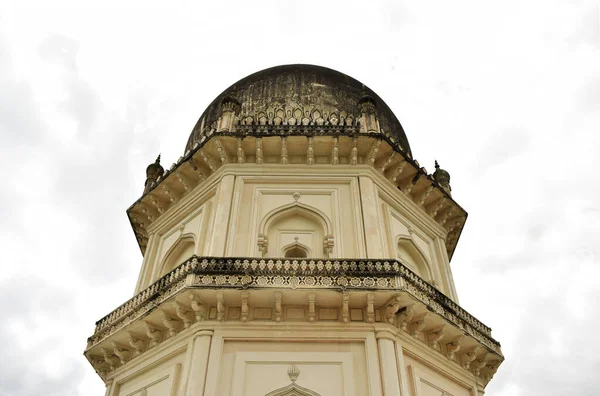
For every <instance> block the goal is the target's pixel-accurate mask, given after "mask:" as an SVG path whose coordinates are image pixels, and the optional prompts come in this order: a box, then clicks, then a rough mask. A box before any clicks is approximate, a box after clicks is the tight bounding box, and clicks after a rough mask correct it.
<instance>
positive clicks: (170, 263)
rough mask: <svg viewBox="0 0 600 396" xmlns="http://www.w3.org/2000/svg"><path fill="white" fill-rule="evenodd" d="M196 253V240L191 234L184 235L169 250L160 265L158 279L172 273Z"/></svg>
mask: <svg viewBox="0 0 600 396" xmlns="http://www.w3.org/2000/svg"><path fill="white" fill-rule="evenodd" d="M195 252H196V240H195V238H194V235H193V234H184V235H181V236H180V237H179V239H178V240H177V241H176V242H175V243H174V244H173V246H171V247H170V248H169V250H168V251H167V254H165V256H164V258H163V260H162V263H161V265H160V272H159V276H158V277H159V278H160V277H161V276H163V275H165V274H167V273H168V272H170V271H172V270H173V269H174V268H175V267H177V266H178V265H179V264H181V263H183V262H184V261H185V260H187V259H189V258H190V257H191V256H193V255H194V253H195Z"/></svg>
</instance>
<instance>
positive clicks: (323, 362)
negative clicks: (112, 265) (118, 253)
mask: <svg viewBox="0 0 600 396" xmlns="http://www.w3.org/2000/svg"><path fill="white" fill-rule="evenodd" d="M146 174H147V180H146V183H145V186H144V190H143V194H142V196H141V197H140V198H139V199H138V200H137V201H135V202H134V203H133V205H131V207H130V208H129V209H128V210H127V215H128V216H129V219H130V221H131V225H132V227H133V231H134V233H135V238H136V240H137V243H138V245H139V247H140V250H141V252H142V255H143V262H142V265H141V270H140V275H139V280H138V282H137V285H136V287H135V293H134V296H133V297H132V298H131V299H130V300H128V301H126V302H125V303H124V304H123V305H121V306H120V307H118V308H116V309H115V310H114V311H113V312H111V313H109V314H108V315H107V316H105V317H104V318H102V319H100V320H99V321H98V322H97V323H96V328H95V331H94V334H93V335H92V336H91V337H90V338H89V339H88V344H87V348H86V350H85V356H86V357H87V359H88V360H89V361H90V363H91V364H92V365H93V367H94V369H95V370H96V371H97V373H98V374H99V375H100V377H101V378H102V380H103V381H104V382H105V383H106V395H107V396H125V395H127V396H165V395H172V396H175V395H190V396H191V395H193V396H202V395H206V396H242V395H244V396H265V395H269V396H274V395H281V396H285V395H312V396H316V395H320V396H333V395H343V396H363V395H372V396H399V395H402V396H432V395H452V396H462V395H464V396H467V395H469V396H478V395H482V394H483V393H484V389H485V386H486V385H487V383H488V382H489V381H490V379H491V378H492V376H493V375H494V373H495V372H496V370H497V368H498V366H499V365H500V363H501V362H502V360H503V356H502V352H501V349H500V344H499V343H498V342H497V341H496V340H494V338H492V336H491V330H490V328H489V327H487V326H485V325H484V324H483V323H481V322H480V321H478V320H477V319H476V318H474V317H473V316H472V315H470V314H469V313H468V312H467V311H465V310H464V309H462V308H461V307H460V306H459V304H458V297H457V293H456V290H455V287H454V282H453V279H452V272H451V267H450V259H451V258H452V254H453V252H454V249H455V247H456V244H457V241H458V238H459V236H460V233H461V230H462V228H463V226H464V224H465V221H466V218H467V213H466V212H465V210H464V209H463V208H462V207H461V206H460V205H459V204H458V203H457V202H456V201H454V199H453V198H452V196H451V189H450V175H449V173H448V172H446V171H445V170H443V169H441V168H440V167H439V166H438V164H437V163H436V164H435V171H434V172H433V173H429V172H428V171H427V169H425V167H423V166H421V165H420V164H419V163H418V162H417V161H416V160H415V159H414V158H413V155H412V152H411V149H410V145H409V143H408V140H407V137H406V135H405V133H404V130H403V128H402V126H401V125H400V122H399V121H398V119H397V118H396V116H395V115H394V114H393V112H392V111H391V110H390V108H389V107H388V106H387V105H386V104H385V102H383V100H382V99H381V98H380V97H379V96H378V95H377V94H376V93H374V92H373V91H371V90H370V89H369V88H367V87H366V86H364V85H363V84H361V83H360V82H358V81H356V80H355V79H353V78H351V77H349V76H347V75H345V74H342V73H340V72H337V71H334V70H331V69H327V68H323V67H318V66H311V65H286V66H278V67H274V68H270V69H266V70H263V71H260V72H258V73H255V74H252V75H250V76H248V77H246V78H244V79H242V80H240V81H238V82H237V83H235V84H234V85H232V86H231V87H229V88H228V89H226V90H225V91H224V92H223V93H221V94H220V95H219V96H217V98H216V99H215V100H214V101H213V102H212V103H211V104H210V105H209V106H208V108H207V109H206V110H205V111H204V113H203V114H202V116H201V117H200V119H199V120H198V122H197V124H196V126H195V127H194V128H193V130H192V132H191V135H190V137H189V140H188V142H187V144H186V146H185V150H184V153H183V155H182V156H181V157H180V158H179V159H177V161H176V162H175V163H174V164H173V165H171V166H170V167H168V169H164V168H163V167H162V166H161V164H160V159H157V160H156V161H155V162H154V163H152V164H151V165H149V166H148V168H147V170H146ZM140 190H141V189H140ZM140 192H141V191H140Z"/></svg>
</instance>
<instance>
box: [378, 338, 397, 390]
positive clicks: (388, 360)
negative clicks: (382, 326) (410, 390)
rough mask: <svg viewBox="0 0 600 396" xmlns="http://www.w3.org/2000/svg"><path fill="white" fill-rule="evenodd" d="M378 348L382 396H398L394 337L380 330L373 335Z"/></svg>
mask: <svg viewBox="0 0 600 396" xmlns="http://www.w3.org/2000/svg"><path fill="white" fill-rule="evenodd" d="M375 338H377V346H378V348H379V368H380V371H381V383H382V386H383V394H384V396H400V384H399V381H398V380H399V378H398V366H397V365H396V348H395V346H394V343H395V342H394V341H395V336H394V334H393V333H392V332H390V331H386V330H380V331H377V333H375Z"/></svg>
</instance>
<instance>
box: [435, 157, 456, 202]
mask: <svg viewBox="0 0 600 396" xmlns="http://www.w3.org/2000/svg"><path fill="white" fill-rule="evenodd" d="M433 179H434V180H435V181H436V182H437V183H438V184H439V185H440V187H441V188H442V189H443V190H444V191H446V193H448V195H450V196H451V195H452V193H451V191H452V188H451V187H450V173H448V172H447V171H445V170H444V169H442V168H440V164H438V162H437V160H435V172H433Z"/></svg>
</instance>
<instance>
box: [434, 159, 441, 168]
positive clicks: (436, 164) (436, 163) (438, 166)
mask: <svg viewBox="0 0 600 396" xmlns="http://www.w3.org/2000/svg"><path fill="white" fill-rule="evenodd" d="M439 168H440V165H439V164H438V162H437V160H435V169H439Z"/></svg>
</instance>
